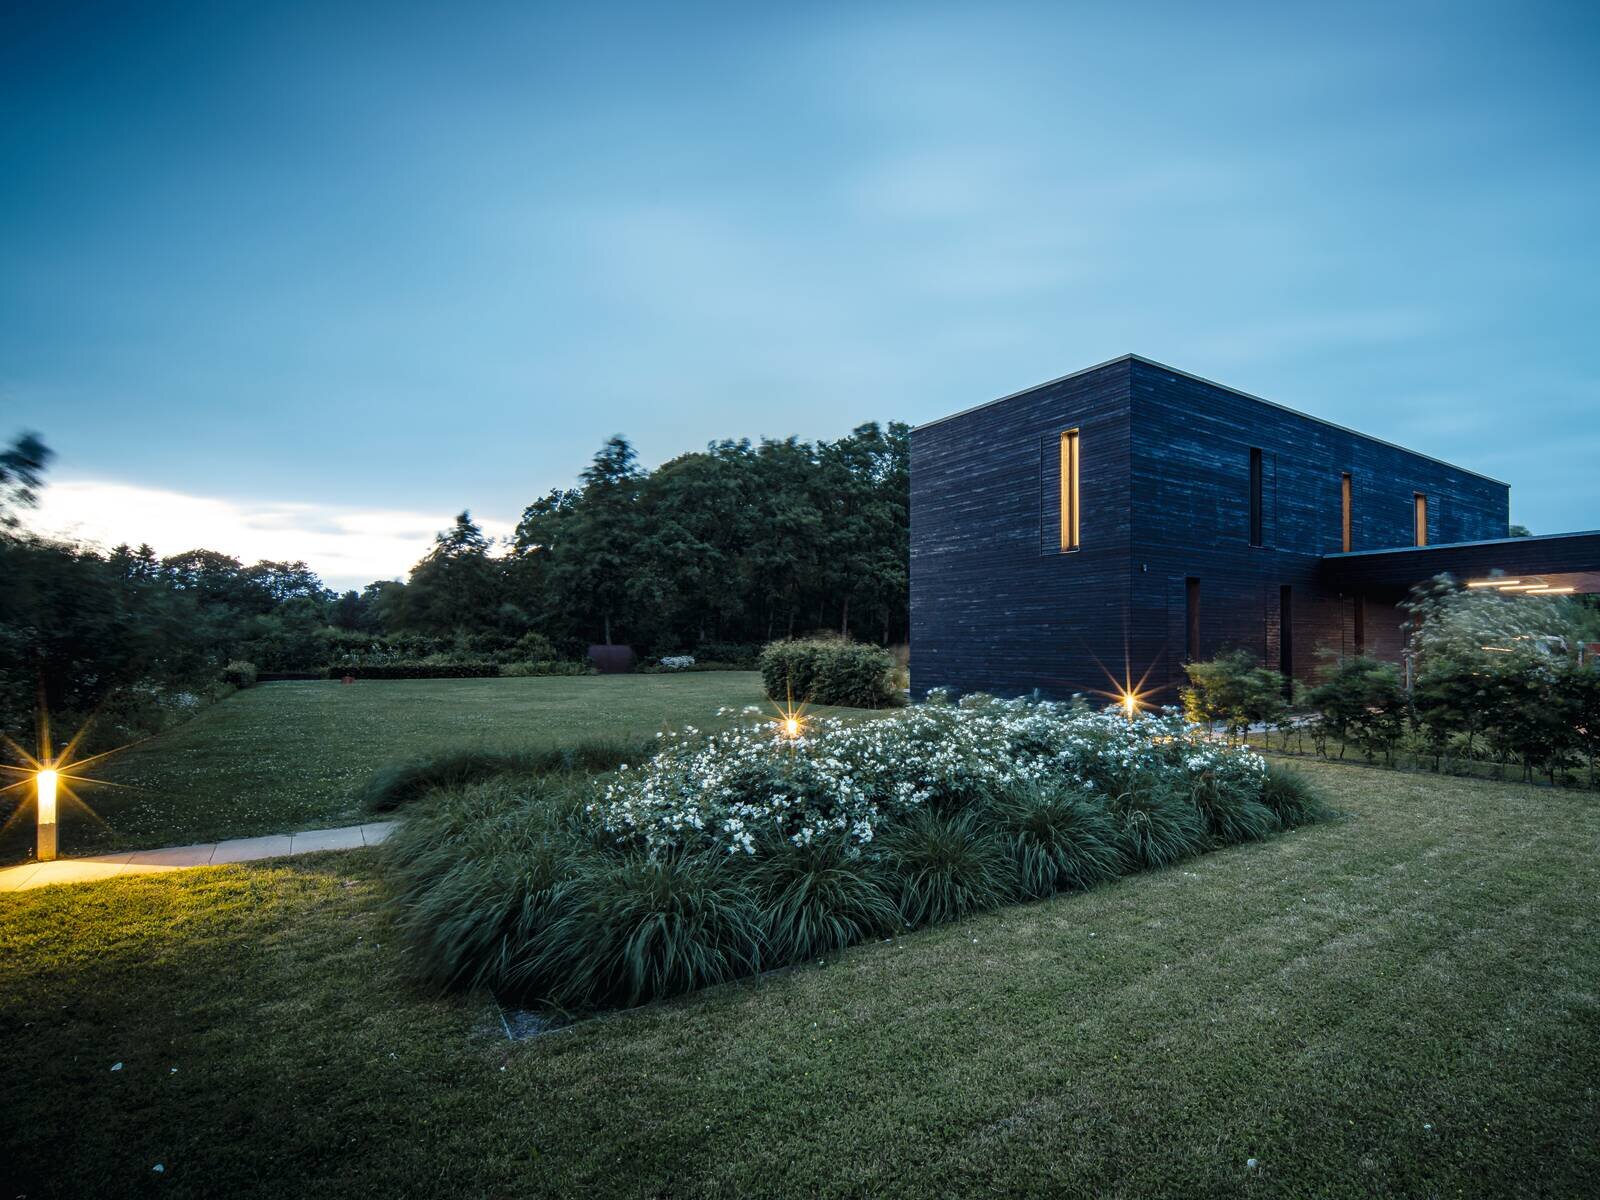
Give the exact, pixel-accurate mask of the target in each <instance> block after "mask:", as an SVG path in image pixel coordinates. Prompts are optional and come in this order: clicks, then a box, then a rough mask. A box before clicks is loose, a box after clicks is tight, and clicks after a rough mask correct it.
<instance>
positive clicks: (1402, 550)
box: [1322, 480, 1600, 558]
mask: <svg viewBox="0 0 1600 1200" xmlns="http://www.w3.org/2000/svg"><path fill="white" fill-rule="evenodd" d="M1496 482H1499V481H1498V480H1496ZM1563 538H1600V529H1577V530H1574V531H1573V532H1571V533H1532V534H1529V535H1528V536H1527V537H1503V538H1484V539H1483V540H1482V541H1477V542H1434V543H1430V544H1429V545H1426V546H1385V547H1383V548H1381V549H1378V550H1344V551H1340V552H1339V553H1337V554H1324V555H1323V556H1322V557H1323V558H1361V557H1363V556H1371V555H1374V554H1426V553H1427V552H1428V551H1429V550H1460V549H1464V548H1466V547H1468V546H1505V545H1511V546H1526V545H1529V544H1530V543H1537V542H1553V541H1558V540H1560V539H1563Z"/></svg>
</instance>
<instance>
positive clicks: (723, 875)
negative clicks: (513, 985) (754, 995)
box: [524, 852, 762, 1009]
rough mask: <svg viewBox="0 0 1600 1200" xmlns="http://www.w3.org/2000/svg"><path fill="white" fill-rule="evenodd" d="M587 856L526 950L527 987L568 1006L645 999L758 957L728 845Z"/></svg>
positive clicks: (754, 926) (756, 917)
mask: <svg viewBox="0 0 1600 1200" xmlns="http://www.w3.org/2000/svg"><path fill="white" fill-rule="evenodd" d="M581 862H582V868H581V870H580V872H579V873H578V875H577V877H576V879H575V881H574V884H573V891H572V899H571V902H570V903H568V904H565V905H563V906H562V910H561V912H560V914H559V915H557V916H555V917H554V919H553V920H552V921H551V922H550V924H549V926H548V927H547V932H546V934H545V936H544V938H543V939H542V941H541V943H540V944H539V945H538V947H537V948H534V949H531V951H530V957H529V966H528V968H527V970H526V971H525V973H524V977H525V981H526V982H527V983H528V984H532V985H534V986H533V987H532V988H531V990H529V991H528V994H530V995H532V996H535V997H538V998H541V999H546V1000H548V1001H550V1002H553V1003H554V1004H556V1005H558V1006H560V1007H562V1008H566V1009H586V1008H595V1007H602V1006H618V1005H632V1004H641V1003H643V1002H645V1001H647V1000H655V999H659V998H661V997H664V996H673V995H677V994H678V993H680V992H688V991H693V990H695V989H696V988H702V987H707V986H709V985H710V984H714V983H723V982H725V981H727V980H730V979H736V978H738V977H739V976H741V975H748V974H750V973H751V972H753V971H756V970H758V969H759V968H760V967H761V965H762V958H761V947H762V937H761V922H760V914H759V909H758V906H757V902H756V898H755V894H754V893H753V892H752V891H751V889H750V887H749V886H748V885H747V884H746V882H745V881H744V880H743V879H741V878H740V876H739V873H738V870H737V868H736V866H735V864H733V863H730V861H729V859H728V856H727V855H726V854H722V853H718V852H711V853H706V854H697V855H675V856H671V857H667V858H647V857H645V856H643V855H640V854H624V855H597V856H594V857H592V858H588V857H586V858H583V859H582V860H581Z"/></svg>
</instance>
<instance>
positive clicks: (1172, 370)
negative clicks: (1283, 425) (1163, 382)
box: [911, 354, 1511, 491]
mask: <svg viewBox="0 0 1600 1200" xmlns="http://www.w3.org/2000/svg"><path fill="white" fill-rule="evenodd" d="M1124 362H1126V363H1142V364H1143V365H1144V366H1147V367H1154V368H1155V369H1156V370H1158V371H1165V372H1167V373H1168V374H1169V375H1177V376H1180V377H1181V378H1184V379H1192V380H1194V382H1196V383H1203V384H1205V385H1206V386H1207V387H1214V388H1216V389H1217V390H1218V391H1223V392H1231V393H1233V395H1235V396H1242V397H1244V399H1246V400H1254V401H1255V402H1256V403H1257V404H1265V405H1268V406H1269V407H1272V408H1275V409H1277V410H1278V411H1280V412H1286V413H1291V414H1293V415H1294V416H1297V417H1300V418H1301V419H1303V420H1306V421H1315V422H1316V423H1317V424H1318V425H1326V426H1327V427H1328V428H1329V429H1337V430H1338V431H1339V432H1340V433H1348V434H1349V435H1351V436H1352V437H1358V438H1363V439H1365V440H1366V441H1369V442H1376V443H1377V444H1378V445H1380V446H1387V447H1389V449H1391V450H1398V451H1400V453H1402V454H1410V455H1414V456H1415V457H1417V458H1423V459H1427V460H1428V461H1429V462H1434V463H1438V464H1439V465H1440V466H1441V467H1449V468H1450V469H1451V470H1452V471H1459V472H1461V474H1463V475H1474V476H1476V477H1477V478H1479V479H1486V480H1488V481H1489V482H1490V483H1493V484H1497V485H1498V486H1500V487H1503V488H1505V489H1507V490H1508V491H1509V490H1510V488H1511V485H1510V484H1509V483H1507V482H1506V481H1505V480H1504V479H1496V478H1495V477H1494V476H1493V475H1485V474H1484V473H1483V472H1482V471H1474V470H1473V469H1472V468H1471V467H1463V466H1459V465H1457V464H1456V463H1453V462H1449V461H1447V460H1445V459H1442V458H1438V457H1436V456H1434V455H1432V454H1424V453H1423V452H1422V451H1421V450H1413V449H1411V447H1409V446H1402V445H1400V444H1399V443H1398V442H1391V441H1388V440H1387V439H1385V438H1381V437H1374V436H1373V435H1372V434H1370V433H1362V432H1361V431H1360V430H1359V429H1352V428H1350V426H1348V425H1341V424H1339V423H1338V422H1337V421H1330V420H1328V419H1327V418H1326V417H1318V416H1313V415H1312V414H1311V413H1308V412H1301V411H1300V410H1299V409H1298V408H1290V407H1289V406H1288V405H1287V404H1280V403H1278V402H1277V401H1276V400H1268V399H1267V398H1266V397H1265V396H1257V395H1256V394H1255V393H1254V392H1247V391H1244V390H1243V389H1241V388H1236V387H1233V386H1231V385H1229V384H1226V383H1218V382H1217V381H1216V380H1215V379H1207V378H1206V377H1205V376H1204V375H1196V374H1194V373H1193V372H1192V371H1184V370H1181V369H1179V368H1178V367H1172V366H1168V365H1167V364H1166V363H1164V362H1157V361H1156V360H1155V359H1153V358H1146V357H1145V356H1144V355H1142V354H1119V355H1118V356H1117V357H1116V358H1108V359H1106V360H1105V361H1104V362H1099V363H1095V364H1094V366H1092V367H1084V368H1082V369H1081V370H1077V371H1069V372H1068V373H1067V374H1065V375H1058V376H1057V377H1056V378H1054V379H1047V380H1045V381H1044V382H1043V383H1036V384H1034V385H1033V386H1032V387H1025V388H1020V389H1018V390H1017V391H1014V392H1008V393H1006V394H1005V395H1004V396H997V397H995V398H994V399H993V400H985V401H983V402H982V403H981V404H974V405H971V406H970V407H968V408H963V409H960V410H959V411H957V412H953V413H949V414H947V415H945V416H942V417H935V418H934V419H933V420H931V421H924V422H922V423H921V424H920V425H913V426H912V427H911V432H912V433H916V432H918V431H920V430H923V429H931V428H932V427H933V426H935V425H942V424H944V422H946V421H954V420H955V419H956V418H958V417H965V416H967V415H969V414H970V413H975V412H978V411H980V410H982V409H985V408H988V407H990V406H991V405H995V404H1004V403H1005V402H1006V401H1007V400H1015V399H1017V398H1018V397H1019V396H1026V395H1027V394H1028V393H1029V392H1037V391H1039V390H1040V389H1041V388H1047V387H1053V386H1054V385H1055V384H1058V383H1065V382H1067V380H1069V379H1076V378H1078V377H1079V376H1080V375H1088V374H1089V373H1090V372H1092V371H1103V370H1104V369H1105V368H1107V367H1114V366H1116V365H1117V364H1118V363H1124Z"/></svg>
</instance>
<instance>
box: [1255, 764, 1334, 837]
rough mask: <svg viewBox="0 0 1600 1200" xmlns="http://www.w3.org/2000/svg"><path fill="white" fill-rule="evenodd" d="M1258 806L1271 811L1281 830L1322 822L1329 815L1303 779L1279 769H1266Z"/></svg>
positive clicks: (1302, 776)
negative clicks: (1260, 805)
mask: <svg viewBox="0 0 1600 1200" xmlns="http://www.w3.org/2000/svg"><path fill="white" fill-rule="evenodd" d="M1261 803H1262V804H1264V805H1266V807H1267V808H1269V809H1271V810H1272V813H1273V815H1274V816H1275V817H1277V818H1278V823H1279V824H1280V825H1282V826H1283V828H1285V829H1298V828H1299V827H1300V826H1302V825H1310V824H1312V823H1314V822H1316V821H1325V820H1327V819H1328V817H1329V816H1331V815H1332V814H1331V812H1330V810H1329V809H1328V806H1327V805H1325V804H1324V803H1323V802H1322V800H1321V799H1320V798H1319V797H1318V796H1317V794H1316V792H1315V791H1314V790H1312V787H1311V785H1310V784H1309V783H1308V782H1306V777H1305V776H1304V775H1301V774H1300V773H1299V772H1298V771H1290V770H1286V769H1285V768H1283V767H1268V768H1267V776H1266V778H1265V779H1264V780H1262V782H1261Z"/></svg>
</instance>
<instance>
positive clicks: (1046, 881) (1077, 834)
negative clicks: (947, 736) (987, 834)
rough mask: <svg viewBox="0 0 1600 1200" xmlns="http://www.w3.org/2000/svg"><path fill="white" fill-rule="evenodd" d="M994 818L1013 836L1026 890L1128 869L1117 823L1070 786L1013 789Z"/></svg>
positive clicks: (1052, 889) (1038, 891)
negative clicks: (1123, 867) (1124, 865)
mask: <svg viewBox="0 0 1600 1200" xmlns="http://www.w3.org/2000/svg"><path fill="white" fill-rule="evenodd" d="M994 819H995V822H996V824H997V825H998V827H999V828H1000V829H1002V830H1004V831H1005V833H1006V834H1007V836H1008V837H1009V839H1010V844H1011V853H1012V856H1013V857H1014V858H1015V860H1016V862H1017V867H1018V870H1019V873H1020V877H1021V886H1022V891H1023V894H1024V895H1027V896H1035V897H1040V896H1050V895H1053V894H1055V893H1056V892H1062V891H1067V890H1070V889H1075V888H1086V887H1092V886H1093V885H1094V884H1096V883H1099V882H1101V881H1102V880H1106V879H1111V878H1113V877H1115V876H1116V875H1119V874H1121V872H1122V865H1123V864H1122V855H1121V852H1120V851H1119V850H1118V848H1117V846H1118V838H1117V827H1116V825H1115V823H1114V822H1113V821H1112V820H1111V818H1110V817H1108V816H1107V815H1106V811H1105V809H1104V808H1102V807H1101V806H1099V805H1098V804H1096V803H1094V801H1093V800H1091V799H1089V798H1087V797H1086V796H1084V795H1083V794H1081V793H1078V792H1075V791H1073V790H1071V789H1070V788H1065V787H1061V786H1059V785H1052V784H1035V785H1030V786H1024V787H1017V788H1013V789H1011V790H1010V791H1008V792H1006V793H1005V794H1004V795H1003V796H1001V797H1000V798H999V799H998V800H997V801H996V802H995V805H994Z"/></svg>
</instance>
